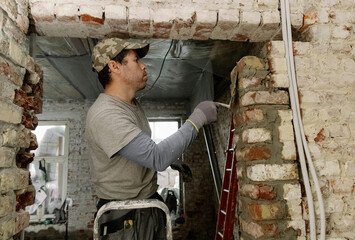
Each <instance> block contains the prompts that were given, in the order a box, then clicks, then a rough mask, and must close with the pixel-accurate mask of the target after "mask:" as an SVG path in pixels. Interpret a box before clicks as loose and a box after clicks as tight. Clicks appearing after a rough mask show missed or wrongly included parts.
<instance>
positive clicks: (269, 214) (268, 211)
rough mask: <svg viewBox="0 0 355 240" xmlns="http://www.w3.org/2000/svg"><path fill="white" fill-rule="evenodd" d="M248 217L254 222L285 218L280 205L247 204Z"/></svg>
mask: <svg viewBox="0 0 355 240" xmlns="http://www.w3.org/2000/svg"><path fill="white" fill-rule="evenodd" d="M247 211H248V215H249V216H250V217H251V218H252V219H254V220H271V219H280V218H282V217H283V212H282V208H281V204H280V203H273V204H258V203H249V204H247Z"/></svg>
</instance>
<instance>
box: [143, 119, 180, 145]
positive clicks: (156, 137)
mask: <svg viewBox="0 0 355 240" xmlns="http://www.w3.org/2000/svg"><path fill="white" fill-rule="evenodd" d="M149 125H150V128H151V129H152V139H153V141H154V142H156V143H159V142H161V141H162V140H164V139H165V138H167V137H169V136H170V135H172V134H173V133H175V132H176V131H177V130H178V122H177V121H159V122H158V121H156V122H149Z"/></svg>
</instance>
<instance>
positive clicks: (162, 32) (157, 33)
mask: <svg viewBox="0 0 355 240" xmlns="http://www.w3.org/2000/svg"><path fill="white" fill-rule="evenodd" d="M172 26H173V24H172V22H164V23H154V25H153V27H154V32H153V38H162V39H166V38H169V36H170V31H171V28H172Z"/></svg>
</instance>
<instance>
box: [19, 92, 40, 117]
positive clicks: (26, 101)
mask: <svg viewBox="0 0 355 240" xmlns="http://www.w3.org/2000/svg"><path fill="white" fill-rule="evenodd" d="M14 103H15V104H16V105H18V106H20V107H23V108H24V109H25V110H27V111H29V110H34V112H35V113H41V112H42V100H41V99H40V98H38V97H29V96H27V94H26V92H24V91H23V90H20V89H15V98H14Z"/></svg>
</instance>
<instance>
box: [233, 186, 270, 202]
mask: <svg viewBox="0 0 355 240" xmlns="http://www.w3.org/2000/svg"><path fill="white" fill-rule="evenodd" d="M239 189H240V193H241V194H242V195H243V196H246V197H248V198H251V199H254V200H259V199H265V200H273V199H275V198H276V192H275V189H274V187H272V186H269V185H264V184H257V185H256V184H243V183H240V185H239Z"/></svg>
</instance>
